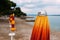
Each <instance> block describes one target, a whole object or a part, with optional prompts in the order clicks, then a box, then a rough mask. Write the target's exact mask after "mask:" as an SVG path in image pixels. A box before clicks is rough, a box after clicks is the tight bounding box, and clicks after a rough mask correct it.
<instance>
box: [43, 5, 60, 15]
mask: <svg viewBox="0 0 60 40" xmlns="http://www.w3.org/2000/svg"><path fill="white" fill-rule="evenodd" d="M43 9H44V10H46V11H47V13H48V14H60V8H59V7H58V6H47V7H45V8H43Z"/></svg>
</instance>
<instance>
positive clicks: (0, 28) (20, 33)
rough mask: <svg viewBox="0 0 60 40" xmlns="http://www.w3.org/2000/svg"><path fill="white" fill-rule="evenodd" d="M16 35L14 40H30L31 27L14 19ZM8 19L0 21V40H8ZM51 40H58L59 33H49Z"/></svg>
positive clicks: (18, 19) (59, 37)
mask: <svg viewBox="0 0 60 40" xmlns="http://www.w3.org/2000/svg"><path fill="white" fill-rule="evenodd" d="M15 21H16V23H15V27H16V31H15V33H16V35H15V36H14V40H30V36H31V32H32V29H33V25H30V24H28V23H26V22H25V21H24V20H22V19H20V18H15ZM9 25H10V24H9V21H8V19H0V40H10V36H9V35H8V34H9V33H10V27H9ZM50 39H51V40H60V32H58V31H51V37H50Z"/></svg>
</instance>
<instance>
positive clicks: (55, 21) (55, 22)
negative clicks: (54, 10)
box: [28, 16, 60, 31]
mask: <svg viewBox="0 0 60 40" xmlns="http://www.w3.org/2000/svg"><path fill="white" fill-rule="evenodd" d="M33 17H34V18H33V19H36V16H33ZM28 19H29V18H28ZM31 19H32V18H31ZM48 19H49V23H50V29H51V30H56V31H60V16H48ZM28 23H29V24H31V25H34V22H28Z"/></svg>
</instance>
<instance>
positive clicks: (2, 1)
mask: <svg viewBox="0 0 60 40" xmlns="http://www.w3.org/2000/svg"><path fill="white" fill-rule="evenodd" d="M11 13H14V14H15V16H16V17H20V16H21V15H22V16H26V13H24V12H22V11H21V8H20V7H16V3H14V2H12V1H10V0H0V16H5V15H6V16H9V15H10V14H11Z"/></svg>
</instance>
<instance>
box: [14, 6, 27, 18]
mask: <svg viewBox="0 0 60 40" xmlns="http://www.w3.org/2000/svg"><path fill="white" fill-rule="evenodd" d="M14 13H15V15H16V16H17V17H20V16H21V15H23V16H26V13H24V12H22V11H21V8H20V7H17V8H16V10H15V11H14Z"/></svg>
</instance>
